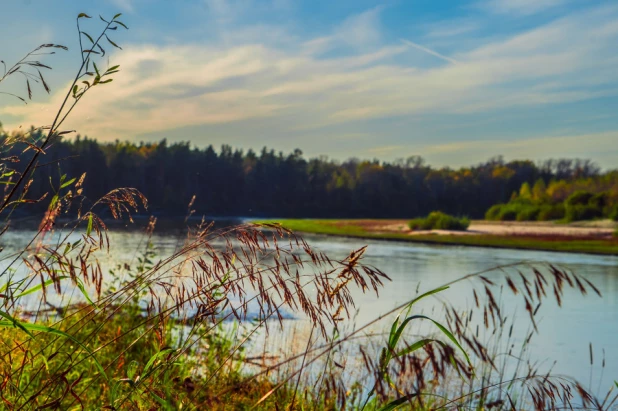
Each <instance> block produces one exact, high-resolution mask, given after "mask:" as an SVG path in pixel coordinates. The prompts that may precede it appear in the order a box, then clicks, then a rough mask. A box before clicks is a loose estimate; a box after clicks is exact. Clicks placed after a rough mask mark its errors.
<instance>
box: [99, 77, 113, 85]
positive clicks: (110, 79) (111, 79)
mask: <svg viewBox="0 0 618 411" xmlns="http://www.w3.org/2000/svg"><path fill="white" fill-rule="evenodd" d="M112 81H114V79H113V78H108V79H107V80H104V81H99V84H105V83H111V82H112Z"/></svg>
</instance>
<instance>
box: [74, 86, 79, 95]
mask: <svg viewBox="0 0 618 411" xmlns="http://www.w3.org/2000/svg"><path fill="white" fill-rule="evenodd" d="M78 89H79V87H78V86H77V84H76V85H74V86H73V97H75V95H76V94H77V90H78Z"/></svg>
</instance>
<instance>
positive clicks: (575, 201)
mask: <svg viewBox="0 0 618 411" xmlns="http://www.w3.org/2000/svg"><path fill="white" fill-rule="evenodd" d="M592 197H594V194H592V193H589V192H588V191H576V192H574V193H573V194H571V195H570V196H569V198H567V199H566V200H565V201H564V205H565V206H577V205H587V204H588V203H589V201H590V200H591V199H592Z"/></svg>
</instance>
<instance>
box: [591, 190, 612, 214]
mask: <svg viewBox="0 0 618 411" xmlns="http://www.w3.org/2000/svg"><path fill="white" fill-rule="evenodd" d="M607 200H608V195H607V193H597V194H595V195H593V196H592V197H590V200H588V205H590V206H593V207H597V208H598V209H600V210H602V209H603V208H604V207H605V206H606V205H607V202H608V201H607Z"/></svg>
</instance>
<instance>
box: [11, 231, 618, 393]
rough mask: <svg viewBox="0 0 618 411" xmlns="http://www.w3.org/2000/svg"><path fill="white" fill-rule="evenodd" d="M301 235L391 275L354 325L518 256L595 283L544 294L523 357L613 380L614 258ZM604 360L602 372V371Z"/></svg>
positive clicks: (136, 238) (110, 258)
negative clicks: (356, 254)
mask: <svg viewBox="0 0 618 411" xmlns="http://www.w3.org/2000/svg"><path fill="white" fill-rule="evenodd" d="M32 234H33V231H31V230H25V231H17V230H12V231H9V232H7V233H5V234H4V236H3V237H2V245H3V246H4V248H5V250H4V251H3V252H2V254H3V255H5V256H6V255H7V254H10V251H11V250H12V249H17V248H19V247H21V246H23V245H25V244H26V241H27V240H28V239H29V238H30V236H31V235H32ZM75 238H78V237H75ZM305 238H306V240H307V241H308V242H309V243H310V244H311V245H312V246H313V247H316V248H318V249H320V250H321V251H323V252H325V253H327V254H328V255H329V256H330V257H331V258H333V259H342V258H344V257H345V256H346V255H347V254H348V253H349V252H350V251H351V250H353V249H358V248H360V247H362V246H364V245H368V248H367V252H366V254H365V259H364V262H365V263H367V264H371V265H373V266H376V267H378V268H380V270H382V271H383V272H384V273H386V274H387V275H388V276H389V277H390V278H391V279H392V281H390V282H387V283H386V284H385V286H384V287H383V288H382V289H381V290H380V297H379V298H376V296H375V294H363V293H361V292H360V291H355V292H354V293H353V296H354V298H355V301H356V305H357V308H358V313H357V315H356V317H355V319H354V321H355V322H356V324H357V325H362V324H364V323H366V322H368V321H371V320H372V319H373V318H375V317H376V316H377V315H379V314H382V313H385V312H387V311H389V310H390V309H392V308H393V307H395V306H396V305H397V304H400V303H403V302H406V301H408V300H410V299H411V298H413V297H414V296H415V295H416V292H417V290H419V291H421V292H422V291H427V290H430V289H432V288H435V287H438V286H440V285H442V284H445V283H447V282H450V281H452V280H455V279H457V278H460V277H462V276H463V275H466V274H469V273H474V272H479V271H484V270H487V269H491V268H492V267H496V266H501V265H508V264H512V263H517V262H524V261H526V262H539V263H552V264H556V265H560V266H562V267H566V268H568V269H570V270H572V271H573V272H575V273H577V274H578V275H580V276H582V277H584V278H586V279H588V280H589V281H591V282H592V283H594V284H595V285H596V286H597V287H598V288H599V289H600V290H601V292H602V294H603V297H602V298H599V297H598V296H596V294H594V293H589V294H588V295H586V296H582V295H581V294H580V293H579V292H578V291H575V290H570V289H567V290H566V291H565V295H564V300H563V302H562V307H559V306H558V304H557V303H556V301H555V299H553V298H551V296H550V298H548V300H547V301H546V302H545V303H544V304H543V305H542V306H541V308H540V310H539V313H538V317H537V318H538V320H537V322H538V328H539V332H538V334H537V335H535V336H534V338H533V339H532V340H531V345H530V357H531V359H532V360H534V361H539V362H540V363H541V364H542V367H541V368H543V367H545V368H549V367H553V372H554V373H555V374H564V375H569V376H572V377H575V378H577V379H579V380H581V381H582V382H583V383H584V384H585V385H589V383H590V382H592V386H593V387H597V386H601V387H602V388H607V387H609V386H610V384H612V383H613V381H614V380H615V379H618V350H617V349H616V347H618V257H614V256H593V255H583V254H567V253H554V252H540V251H521V250H508V249H489V248H476V247H459V246H437V245H419V244H411V243H402V242H388V241H372V240H362V239H349V238H337V237H328V236H318V235H307V236H305ZM142 240H143V235H142V234H140V233H139V232H136V231H131V230H129V231H127V230H120V231H112V232H111V233H110V242H111V250H110V252H109V253H108V254H106V255H104V256H103V257H100V258H101V261H102V263H103V265H104V266H106V267H110V266H112V265H114V264H116V263H118V262H128V261H131V259H133V258H134V256H135V250H136V247H137V246H138V245H139V244H140V241H142ZM181 241H182V237H181V235H180V234H178V233H172V232H163V233H159V234H155V235H154V237H153V242H154V244H155V246H156V248H157V253H158V254H159V255H166V253H169V252H171V251H173V250H174V248H175V247H177V246H178V244H179V243H180V242H181ZM7 261H8V259H7V258H6V257H5V258H4V259H3V260H2V264H4V265H5V266H6V264H7ZM486 277H487V278H489V279H493V280H495V281H496V282H499V281H502V279H503V278H504V273H503V272H500V271H499V270H497V271H494V272H489V273H488V274H486ZM474 286H476V287H478V286H480V281H479V280H475V281H472V282H463V283H458V284H455V285H454V286H453V287H451V288H450V289H449V290H446V291H444V292H442V293H440V297H439V298H440V300H436V299H433V300H432V299H428V300H427V301H424V303H423V304H421V305H419V307H418V310H422V311H423V312H425V313H428V314H432V313H433V315H435V316H438V317H439V316H440V315H441V314H440V313H436V312H432V307H435V306H436V305H439V301H447V302H448V303H449V304H452V305H453V306H454V307H457V309H461V310H462V312H464V311H465V310H466V309H468V308H470V307H471V306H472V305H473V304H474V299H473V297H472V293H471V288H472V287H474ZM522 301H523V300H522V299H521V297H520V296H513V295H512V293H510V292H506V291H505V292H504V295H503V296H502V298H501V302H500V304H501V305H502V306H503V307H504V310H505V311H504V312H505V313H507V314H508V315H515V316H517V318H518V325H517V327H516V331H517V332H518V333H519V335H520V336H521V338H523V336H524V335H525V331H526V330H527V329H528V328H529V324H530V323H529V321H528V320H527V314H526V312H525V310H524V306H523V302H522ZM521 338H520V340H521ZM516 340H517V338H516ZM590 343H592V346H593V350H594V357H595V358H594V364H593V365H592V366H591V364H590V358H589V357H590V355H589V344H590ZM603 357H604V362H605V369H604V370H602V369H601V362H602V361H603ZM554 362H555V365H553V364H554ZM601 379H602V380H601ZM594 391H596V390H594Z"/></svg>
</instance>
